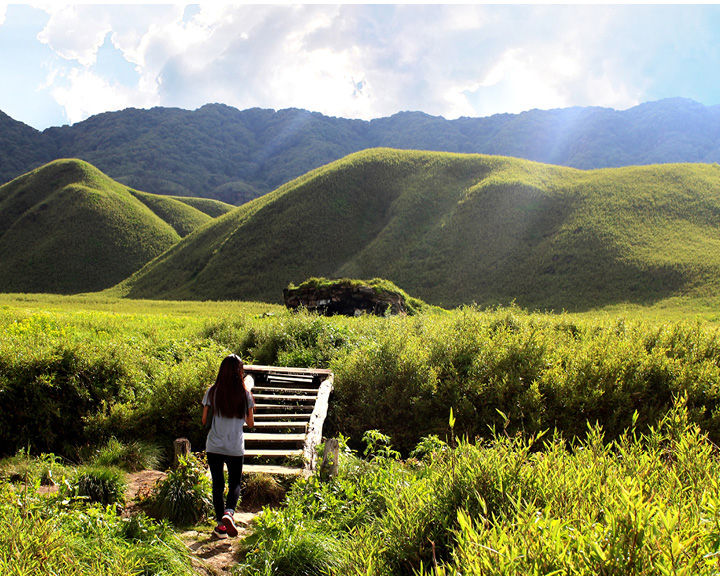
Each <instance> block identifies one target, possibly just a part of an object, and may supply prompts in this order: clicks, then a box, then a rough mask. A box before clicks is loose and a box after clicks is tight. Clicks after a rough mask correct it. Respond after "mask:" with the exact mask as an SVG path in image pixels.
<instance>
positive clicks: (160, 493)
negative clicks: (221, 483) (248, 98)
mask: <svg viewBox="0 0 720 576" xmlns="http://www.w3.org/2000/svg"><path fill="white" fill-rule="evenodd" d="M144 504H145V506H146V507H147V509H148V511H149V512H150V514H152V515H153V516H155V517H157V518H163V519H167V520H169V521H170V522H172V523H174V524H178V525H180V526H186V525H189V524H197V523H198V522H200V521H201V520H204V519H205V518H207V517H208V516H210V514H211V512H212V501H211V499H210V479H209V478H208V477H207V475H206V474H205V467H204V466H203V465H202V463H201V462H200V461H199V460H198V459H197V457H196V456H194V455H192V454H190V455H188V456H187V457H182V456H181V457H180V462H179V463H178V465H177V467H175V468H173V469H172V470H170V471H168V474H167V476H166V477H165V478H163V479H161V480H158V482H157V484H156V485H155V487H154V488H153V490H152V492H151V494H150V496H149V498H148V500H147V502H145V503H144Z"/></svg>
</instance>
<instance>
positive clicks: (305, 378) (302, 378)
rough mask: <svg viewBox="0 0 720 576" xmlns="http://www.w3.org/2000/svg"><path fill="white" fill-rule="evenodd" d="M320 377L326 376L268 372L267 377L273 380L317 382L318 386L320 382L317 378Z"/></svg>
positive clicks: (303, 382)
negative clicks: (278, 374) (287, 374)
mask: <svg viewBox="0 0 720 576" xmlns="http://www.w3.org/2000/svg"><path fill="white" fill-rule="evenodd" d="M318 378H324V376H302V375H299V374H298V375H297V376H277V375H275V374H268V376H267V379H268V380H271V381H272V382H292V383H293V384H315V385H316V386H319V385H320V382H317V384H316V380H317V379H318Z"/></svg>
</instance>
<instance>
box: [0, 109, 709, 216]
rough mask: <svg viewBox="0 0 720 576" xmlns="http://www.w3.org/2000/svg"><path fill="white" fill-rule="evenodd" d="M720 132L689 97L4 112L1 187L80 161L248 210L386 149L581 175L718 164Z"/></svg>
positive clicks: (161, 189) (150, 186) (133, 182)
mask: <svg viewBox="0 0 720 576" xmlns="http://www.w3.org/2000/svg"><path fill="white" fill-rule="evenodd" d="M719 125H720V114H719V113H718V111H717V109H716V108H714V107H706V106H703V105H701V104H698V103H697V102H693V101H690V100H683V99H671V100H661V101H659V102H651V103H647V104H642V105H640V106H636V107H634V108H631V109H629V110H624V111H616V110H610V109H606V108H569V109H565V110H531V111H528V112H523V113H522V114H501V115H495V116H491V117H487V118H458V119H457V120H445V119H444V118H441V117H434V116H429V115H427V114H423V113H421V112H402V113H399V114H395V115H393V116H391V117H389V118H381V119H376V120H372V121H370V122H365V121H362V120H348V119H344V118H330V117H327V116H323V115H322V114H318V113H311V112H308V111H306V110H297V109H290V110H278V111H273V110H260V109H257V108H253V109H250V110H243V111H239V110H236V109H234V108H231V107H229V106H224V105H219V104H211V105H206V106H203V107H202V108H200V109H198V110H195V111H188V110H179V109H176V108H153V109H151V110H137V109H127V110H123V111H120V112H108V113H104V114H99V115H97V116H93V117H91V118H89V119H87V120H85V121H84V122H78V123H76V124H73V125H72V126H63V127H59V128H50V129H49V130H46V131H44V132H43V133H40V132H38V131H36V130H33V129H32V128H30V127H29V126H25V125H24V124H22V123H20V122H16V121H14V120H12V119H11V118H9V117H7V116H6V115H4V114H2V113H0V182H6V181H8V180H10V179H11V178H14V177H16V176H18V175H19V174H21V173H23V172H26V171H28V170H30V169H32V168H35V167H36V166H38V165H40V164H42V163H45V162H48V161H50V160H52V159H54V158H60V157H69V156H72V157H78V158H83V159H84V160H87V161H89V162H91V163H93V164H94V165H96V166H98V167H99V168H100V169H101V170H103V171H104V172H106V173H107V174H109V175H110V176H112V177H113V178H115V179H117V180H119V181H121V182H123V183H124V184H127V185H129V186H133V187H135V188H139V189H141V190H147V191H149V192H153V193H156V194H170V195H182V196H205V195H207V196H209V197H212V198H218V199H221V200H224V201H226V202H230V203H232V204H241V203H243V202H247V201H249V200H252V199H253V198H256V197H257V196H260V195H262V194H264V193H266V192H268V191H270V190H273V189H274V188H276V187H277V186H280V185H282V184H284V183H286V182H288V181H290V180H291V179H293V178H296V177H298V176H301V175H302V174H304V173H306V172H307V171H309V170H311V169H314V168H317V167H319V166H322V165H324V164H327V163H328V162H332V161H334V160H337V159H339V158H341V157H343V156H345V155H347V154H350V153H352V152H357V151H359V150H363V149H366V148H372V147H377V146H390V147H393V148H402V149H412V150H438V151H447V152H470V153H478V152H479V153H485V154H503V155H508V156H516V157H520V158H527V159H529V160H536V161H540V162H548V163H551V164H561V165H567V166H574V167H576V168H600V167H605V166H623V165H635V164H651V163H666V162H717V161H718V160H719V159H720V157H719V156H718V152H717V151H718V145H717V144H718V143H717V134H718V129H719Z"/></svg>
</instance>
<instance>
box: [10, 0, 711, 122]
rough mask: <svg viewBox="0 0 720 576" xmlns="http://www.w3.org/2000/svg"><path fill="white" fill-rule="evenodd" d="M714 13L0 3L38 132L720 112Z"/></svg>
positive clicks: (627, 8)
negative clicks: (162, 111)
mask: <svg viewBox="0 0 720 576" xmlns="http://www.w3.org/2000/svg"><path fill="white" fill-rule="evenodd" d="M718 70H720V6H717V5H695V6H689V5H642V4H641V5H547V6H545V5H539V4H531V5H512V4H501V5H442V4H440V5H429V4H421V5H417V4H416V5H409V4H398V5H393V4H374V5H369V4H341V5H318V4H297V5H292V4H287V3H285V4H276V5H273V4H258V5H247V4H237V3H236V4H219V3H212V4H211V3H201V4H199V5H198V4H194V5H193V4H186V5H180V4H178V5H169V4H138V3H134V4H127V5H121V4H110V5H100V4H75V5H73V4H62V3H60V2H53V3H44V4H42V3H38V4H3V3H0V78H2V79H3V82H2V83H3V87H2V89H0V110H2V111H3V112H5V113H6V114H8V115H9V116H11V117H12V118H14V119H16V120H20V121H22V122H25V123H26V124H29V125H30V126H33V127H35V128H37V129H44V128H47V127H49V126H59V125H63V124H72V123H76V122H79V121H82V120H84V119H86V118H88V117H89V116H91V115H94V114H98V113H101V112H105V111H112V110H121V109H124V108H128V107H136V108H150V107H153V106H173V107H180V108H185V109H191V110H192V109H196V108H199V107H200V106H202V105H204V104H207V103H215V102H219V103H224V104H228V105H230V106H234V107H236V108H238V109H241V110H242V109H246V108H252V107H261V108H272V109H282V108H305V109H308V110H312V111H316V112H321V113H323V114H326V115H328V116H342V117H346V118H362V119H372V118H379V117H385V116H390V115H392V114H394V113H397V112H400V111H405V110H417V111H422V112H426V113H428V114H432V115H436V116H443V117H445V118H448V119H452V118H457V117H460V116H488V115H491V114H498V113H518V112H522V111H524V110H530V109H533V108H541V109H550V108H564V107H568V106H605V107H611V108H616V109H627V108H630V107H632V106H634V105H637V104H639V103H641V102H647V101H653V100H659V99H662V98H669V97H685V98H692V99H694V100H697V101H698V102H701V103H703V104H706V105H716V104H720V80H718Z"/></svg>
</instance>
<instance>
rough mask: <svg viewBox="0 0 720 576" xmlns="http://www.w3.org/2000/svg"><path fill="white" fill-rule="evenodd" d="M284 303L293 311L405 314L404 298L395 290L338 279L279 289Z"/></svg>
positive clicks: (351, 314)
mask: <svg viewBox="0 0 720 576" xmlns="http://www.w3.org/2000/svg"><path fill="white" fill-rule="evenodd" d="M283 296H284V298H285V306H287V307H288V308H290V309H291V310H295V309H297V308H299V307H301V306H303V307H305V308H307V309H308V310H309V311H312V312H319V313H321V314H324V315H326V316H331V315H333V314H344V315H345V316H360V315H362V314H375V315H378V316H383V315H385V314H386V313H390V314H407V312H408V310H407V306H406V302H405V298H404V296H403V295H402V294H400V293H398V292H393V291H392V290H387V289H384V288H381V287H377V286H371V285H368V284H363V283H360V282H357V281H349V280H338V281H337V282H332V281H328V283H324V284H317V283H304V284H301V285H300V286H297V287H294V286H290V287H288V288H285V290H283Z"/></svg>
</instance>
